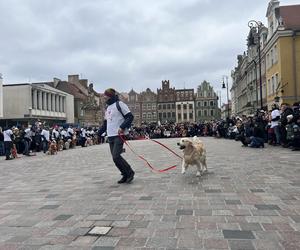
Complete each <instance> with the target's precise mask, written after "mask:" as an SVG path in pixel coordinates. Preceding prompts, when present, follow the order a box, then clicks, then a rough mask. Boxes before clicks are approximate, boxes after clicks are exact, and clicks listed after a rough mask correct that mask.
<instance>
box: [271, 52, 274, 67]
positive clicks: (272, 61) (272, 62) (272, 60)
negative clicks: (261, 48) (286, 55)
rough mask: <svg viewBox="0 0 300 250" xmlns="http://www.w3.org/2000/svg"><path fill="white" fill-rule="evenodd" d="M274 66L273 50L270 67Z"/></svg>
mask: <svg viewBox="0 0 300 250" xmlns="http://www.w3.org/2000/svg"><path fill="white" fill-rule="evenodd" d="M273 64H274V53H273V50H272V49H271V66H272V65H273Z"/></svg>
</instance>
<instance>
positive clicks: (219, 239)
mask: <svg viewBox="0 0 300 250" xmlns="http://www.w3.org/2000/svg"><path fill="white" fill-rule="evenodd" d="M201 140H203V141H204V143H205V145H206V148H207V154H208V158H207V162H208V170H209V172H208V174H206V175H204V176H202V177H196V169H195V168H190V169H188V170H187V172H186V174H185V175H182V174H181V173H180V172H181V162H180V160H179V159H178V158H177V157H176V156H174V155H172V154H171V153H170V152H169V151H167V150H165V149H164V148H162V147H160V146H158V145H157V144H154V143H151V142H149V141H143V140H142V141H131V142H130V143H131V145H132V146H133V148H134V149H135V150H136V151H137V152H138V153H139V154H141V155H143V156H144V157H146V158H147V159H148V160H149V161H150V162H151V163H152V164H153V165H154V166H155V167H158V168H160V169H163V168H166V167H168V166H171V165H173V164H178V167H177V168H176V169H173V170H170V171H168V172H166V173H153V172H151V170H150V169H149V168H148V167H147V166H145V165H144V163H143V162H142V161H140V160H139V159H138V158H137V157H136V156H135V155H133V154H132V153H131V152H130V151H129V150H128V149H126V153H125V154H124V157H125V158H126V159H127V160H128V162H129V163H130V164H131V165H132V167H133V168H134V170H135V172H136V177H135V179H134V181H133V182H132V183H131V184H117V181H118V179H119V178H120V175H119V172H118V171H117V169H116V167H115V166H114V164H113V162H112V159H111V155H110V152H109V147H108V144H103V145H97V146H92V147H87V148H80V147H77V148H76V149H73V150H67V151H63V152H59V153H58V154H57V155H54V156H50V155H44V154H42V153H38V154H37V156H33V157H23V156H22V157H20V158H18V159H15V160H12V161H5V160H4V159H3V158H1V159H0V171H1V175H0V201H1V202H0V250H2V249H72V250H74V249H75V250H76V249H94V250H96V249H116V250H118V249H124V250H126V249H165V250H167V249H168V250H169V249H241V250H246V249H256V250H258V249H270V250H274V249H300V184H299V183H300V164H299V162H300V161H299V160H300V154H299V152H292V151H290V150H288V149H283V148H281V147H280V148H279V147H266V148H264V149H252V148H244V147H241V144H240V143H239V142H235V141H232V140H223V139H215V138H208V137H205V138H201ZM177 141H178V139H163V140H160V142H162V143H164V144H166V145H167V146H169V147H170V148H172V149H174V150H175V151H176V152H177V153H179V154H181V152H180V150H179V149H178V148H177V146H176V143H177ZM95 226H97V227H112V229H111V230H110V231H109V232H108V233H107V234H106V235H90V234H88V232H89V231H90V230H91V229H92V228H94V227H95Z"/></svg>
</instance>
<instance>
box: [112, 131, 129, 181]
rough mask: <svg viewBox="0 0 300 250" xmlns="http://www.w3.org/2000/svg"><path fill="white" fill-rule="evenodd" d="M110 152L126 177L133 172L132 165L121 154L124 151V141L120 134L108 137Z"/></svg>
mask: <svg viewBox="0 0 300 250" xmlns="http://www.w3.org/2000/svg"><path fill="white" fill-rule="evenodd" d="M108 142H109V147H110V152H111V155H112V158H113V161H114V163H115V165H116V167H117V168H118V169H119V170H120V172H121V174H122V175H123V176H125V177H128V176H130V175H131V174H132V173H133V170H132V168H131V166H130V165H129V164H128V162H127V161H126V160H125V159H124V158H123V157H122V156H121V154H122V152H123V144H124V143H123V141H122V140H121V138H120V137H119V136H112V137H108Z"/></svg>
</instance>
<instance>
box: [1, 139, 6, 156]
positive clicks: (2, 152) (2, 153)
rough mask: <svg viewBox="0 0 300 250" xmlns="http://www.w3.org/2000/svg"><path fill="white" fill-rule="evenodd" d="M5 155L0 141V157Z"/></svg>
mask: <svg viewBox="0 0 300 250" xmlns="http://www.w3.org/2000/svg"><path fill="white" fill-rule="evenodd" d="M3 155H5V150H4V142H3V141H0V156H3Z"/></svg>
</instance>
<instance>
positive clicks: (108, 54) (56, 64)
mask: <svg viewBox="0 0 300 250" xmlns="http://www.w3.org/2000/svg"><path fill="white" fill-rule="evenodd" d="M268 2H269V1H268V0H0V32H1V33H0V34H1V35H0V72H1V73H2V74H3V78H4V83H5V84H8V83H23V82H35V81H51V80H52V79H53V77H58V78H60V79H62V80H66V79H67V75H68V74H80V76H81V77H82V78H86V79H88V80H89V82H93V83H94V86H95V89H96V90H97V91H99V92H103V91H104V89H105V88H107V87H114V88H116V89H117V90H119V91H129V90H130V89H131V88H133V89H135V90H136V91H142V90H144V89H146V88H147V87H150V88H151V89H152V90H155V91H156V89H157V88H160V86H161V80H163V79H168V80H170V81H171V85H172V86H173V87H176V88H184V87H185V88H195V89H196V87H197V85H199V84H200V83H201V82H202V81H203V80H207V81H209V82H211V83H212V84H213V86H214V87H215V89H216V90H219V89H220V86H221V81H222V75H228V76H230V73H231V70H232V69H233V68H234V67H235V66H236V64H237V60H236V57H237V55H238V54H241V53H243V51H244V50H245V49H246V37H247V35H248V31H249V28H248V26H247V23H248V21H249V20H250V19H256V20H261V21H262V22H263V23H264V24H267V23H266V18H265V14H266V10H267V6H268ZM290 4H300V0H297V1H293V0H283V1H281V5H290ZM223 93H224V94H225V92H224V91H223Z"/></svg>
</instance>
